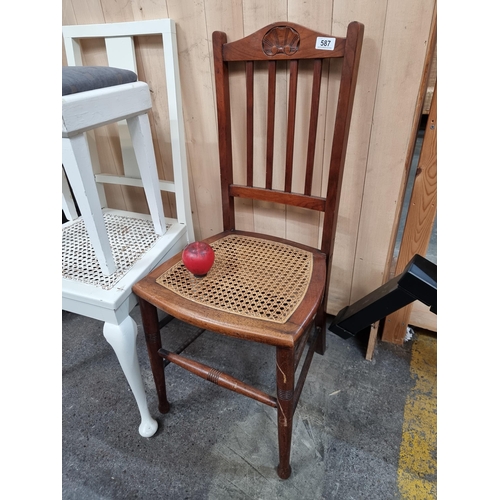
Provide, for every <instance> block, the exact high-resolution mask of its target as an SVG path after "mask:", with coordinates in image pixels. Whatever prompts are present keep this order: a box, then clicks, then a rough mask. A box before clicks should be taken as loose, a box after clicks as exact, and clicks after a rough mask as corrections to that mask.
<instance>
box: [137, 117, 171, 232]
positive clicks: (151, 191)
mask: <svg viewBox="0 0 500 500" xmlns="http://www.w3.org/2000/svg"><path fill="white" fill-rule="evenodd" d="M127 123H128V127H129V130H130V135H131V137H132V143H133V146H134V151H135V154H136V155H137V162H138V164H139V169H140V174H141V179H142V182H143V184H144V191H145V193H146V199H147V200H148V206H149V211H150V213H151V218H152V219H153V224H154V226H155V232H156V234H159V235H160V236H161V235H162V234H165V231H166V227H165V215H164V213H163V205H162V202H161V194H160V190H159V189H158V170H157V169H156V158H155V152H154V148H153V139H152V137H151V127H150V125H149V118H148V115H147V114H142V115H139V116H134V117H132V118H127Z"/></svg>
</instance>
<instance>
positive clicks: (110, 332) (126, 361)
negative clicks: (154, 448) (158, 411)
mask: <svg viewBox="0 0 500 500" xmlns="http://www.w3.org/2000/svg"><path fill="white" fill-rule="evenodd" d="M103 333H104V337H105V338H106V340H107V341H108V342H109V344H110V345H111V347H112V348H113V350H114V351H115V354H116V357H117V358H118V361H119V363H120V366H121V367H122V370H123V373H124V374H125V377H126V379H127V381H128V383H129V385H130V388H131V389H132V393H133V394H134V397H135V400H136V402H137V406H138V407H139V412H140V414H141V425H140V426H139V434H140V435H141V436H143V437H151V436H152V435H153V434H154V433H155V432H156V430H157V429H158V422H157V421H156V420H155V419H154V418H153V417H151V414H150V413H149V409H148V405H147V401H146V392H145V390H144V383H143V381H142V378H141V370H140V367H139V360H138V359H137V351H136V339H137V324H136V322H135V321H134V320H133V319H132V318H131V317H130V316H127V317H126V318H125V319H124V320H123V321H122V322H121V323H120V324H119V325H115V324H113V323H108V322H107V323H104V328H103Z"/></svg>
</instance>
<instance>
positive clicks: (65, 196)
mask: <svg viewBox="0 0 500 500" xmlns="http://www.w3.org/2000/svg"><path fill="white" fill-rule="evenodd" d="M61 170H62V209H63V212H64V216H65V217H66V219H68V220H76V219H78V213H77V211H76V207H75V202H74V200H73V196H71V190H70V188H69V184H68V179H66V174H65V173H64V169H61Z"/></svg>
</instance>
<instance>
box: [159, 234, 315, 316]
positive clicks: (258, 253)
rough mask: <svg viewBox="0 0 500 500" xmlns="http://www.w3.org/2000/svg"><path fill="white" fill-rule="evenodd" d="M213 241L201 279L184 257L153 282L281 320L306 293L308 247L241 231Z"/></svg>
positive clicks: (230, 309)
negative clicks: (209, 261)
mask: <svg viewBox="0 0 500 500" xmlns="http://www.w3.org/2000/svg"><path fill="white" fill-rule="evenodd" d="M211 246H212V248H213V250H214V252H215V262H214V265H213V266H212V269H211V270H210V271H209V273H208V274H207V275H206V276H205V277H203V278H197V277H195V276H193V275H192V274H191V273H190V272H189V271H188V270H187V269H186V267H185V266H184V264H183V263H182V260H181V261H179V262H178V263H177V264H174V265H173V266H172V267H171V268H170V269H168V270H167V271H165V272H164V273H163V274H162V275H161V276H159V277H158V278H157V280H156V282H157V283H158V284H160V285H162V286H164V287H165V288H167V289H169V290H171V291H173V292H175V293H176V294H178V295H180V296H182V297H184V298H187V299H189V300H192V301H194V302H196V303H199V304H202V305H204V306H207V307H212V308H215V309H219V310H222V311H225V312H230V313H233V314H238V315H241V316H247V317H253V318H259V319H264V320H268V321H273V322H275V323H285V322H286V321H287V320H288V318H290V316H291V315H292V314H293V312H294V311H295V309H296V308H297V307H298V305H299V304H300V302H301V300H302V298H303V297H304V295H305V293H306V290H307V287H308V285H309V281H310V279H311V273H312V263H313V256H312V253H311V252H308V251H307V250H302V249H299V248H296V247H293V246H291V245H286V244H284V243H279V242H274V241H269V240H265V239H259V238H254V237H250V236H242V235H229V236H225V237H223V238H221V239H219V240H217V241H215V242H213V243H211Z"/></svg>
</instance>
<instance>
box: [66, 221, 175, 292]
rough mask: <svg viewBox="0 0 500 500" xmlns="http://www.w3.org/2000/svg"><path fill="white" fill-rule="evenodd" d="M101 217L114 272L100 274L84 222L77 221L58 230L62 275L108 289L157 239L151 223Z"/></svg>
mask: <svg viewBox="0 0 500 500" xmlns="http://www.w3.org/2000/svg"><path fill="white" fill-rule="evenodd" d="M103 217H104V224H105V225H106V231H107V233H108V237H109V240H110V245H111V252H112V254H113V259H114V260H115V262H116V271H115V272H114V273H113V274H111V275H109V276H106V275H105V274H103V272H102V271H101V267H100V266H99V262H98V260H97V257H96V254H95V251H94V248H93V247H92V244H91V242H90V238H89V236H88V233H87V230H86V228H85V223H84V221H83V219H81V218H80V219H77V221H76V222H75V223H73V224H70V225H67V226H64V227H63V230H62V276H63V278H65V279H69V280H75V281H79V282H82V283H86V284H89V285H93V286H97V287H100V288H102V289H104V290H110V289H111V288H113V287H114V286H115V285H116V284H117V283H118V281H120V279H121V278H122V277H123V276H125V274H126V273H127V271H128V270H129V269H130V268H131V267H132V266H133V265H134V263H135V262H137V261H138V260H139V259H140V258H141V256H142V255H144V253H146V252H147V251H148V250H149V249H150V248H151V247H152V246H153V245H154V243H155V242H156V240H157V239H158V238H159V236H158V235H157V234H156V233H155V230H154V225H153V222H152V221H151V220H148V219H138V218H135V217H124V216H121V215H114V214H109V213H105V214H103ZM168 227H169V226H168V225H167V229H168Z"/></svg>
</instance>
